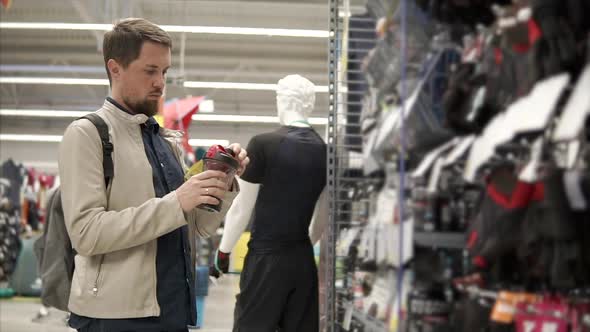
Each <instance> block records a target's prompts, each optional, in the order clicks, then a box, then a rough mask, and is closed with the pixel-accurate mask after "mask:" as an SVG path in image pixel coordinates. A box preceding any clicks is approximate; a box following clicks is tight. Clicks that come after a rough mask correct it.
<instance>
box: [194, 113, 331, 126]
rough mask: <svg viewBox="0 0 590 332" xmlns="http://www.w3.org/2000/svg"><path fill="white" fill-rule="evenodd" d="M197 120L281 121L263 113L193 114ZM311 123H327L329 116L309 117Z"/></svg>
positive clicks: (237, 121)
mask: <svg viewBox="0 0 590 332" xmlns="http://www.w3.org/2000/svg"><path fill="white" fill-rule="evenodd" d="M193 120H195V121H206V122H232V123H277V124H278V123H279V118H278V117H276V116H262V115H230V114H195V115H193ZM309 123H310V124H312V125H326V124H328V119H327V118H309Z"/></svg>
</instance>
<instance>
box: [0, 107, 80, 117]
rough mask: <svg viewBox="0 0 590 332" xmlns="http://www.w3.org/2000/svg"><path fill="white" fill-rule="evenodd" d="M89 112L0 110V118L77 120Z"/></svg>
mask: <svg viewBox="0 0 590 332" xmlns="http://www.w3.org/2000/svg"><path fill="white" fill-rule="evenodd" d="M88 113H90V112H84V111H63V110H18V109H0V116H16V117H39V118H79V117H83V116H84V115H86V114H88Z"/></svg>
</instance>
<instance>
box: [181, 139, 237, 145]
mask: <svg viewBox="0 0 590 332" xmlns="http://www.w3.org/2000/svg"><path fill="white" fill-rule="evenodd" d="M188 144H190V145H191V146H206V147H209V146H211V145H223V146H228V145H229V141H228V140H226V139H196V138H193V139H189V140H188Z"/></svg>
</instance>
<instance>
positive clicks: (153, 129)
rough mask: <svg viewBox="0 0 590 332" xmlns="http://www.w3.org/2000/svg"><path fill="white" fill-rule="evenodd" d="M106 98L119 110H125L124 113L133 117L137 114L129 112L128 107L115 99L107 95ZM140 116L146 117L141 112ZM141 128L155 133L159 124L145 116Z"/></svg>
mask: <svg viewBox="0 0 590 332" xmlns="http://www.w3.org/2000/svg"><path fill="white" fill-rule="evenodd" d="M106 99H107V101H108V102H109V103H111V104H112V105H113V106H115V107H116V108H118V109H119V110H121V111H123V112H125V113H126V114H129V115H131V116H133V117H136V116H137V114H133V113H131V111H129V109H127V108H126V107H125V106H123V105H121V104H120V103H118V102H117V101H116V100H115V99H113V98H111V97H107V98H106ZM141 116H143V117H146V116H145V115H143V114H141ZM146 118H147V117H146ZM142 128H145V129H148V130H149V131H150V132H153V133H154V134H157V133H158V132H159V131H160V125H159V124H158V122H157V121H156V120H155V119H154V118H153V117H149V118H147V120H146V121H145V122H144V123H142Z"/></svg>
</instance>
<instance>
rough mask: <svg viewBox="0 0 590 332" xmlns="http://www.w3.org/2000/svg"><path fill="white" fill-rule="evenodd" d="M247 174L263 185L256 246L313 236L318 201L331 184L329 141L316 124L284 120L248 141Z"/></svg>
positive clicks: (256, 215)
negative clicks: (291, 123)
mask: <svg viewBox="0 0 590 332" xmlns="http://www.w3.org/2000/svg"><path fill="white" fill-rule="evenodd" d="M247 150H248V155H249V157H250V165H248V167H247V168H246V171H245V173H244V174H243V175H242V179H243V180H245V181H247V182H250V183H258V184H260V185H261V187H260V191H259V193H258V198H257V200H256V206H255V208H254V220H253V224H252V240H251V241H250V243H249V247H250V248H251V249H272V248H277V247H283V246H288V245H289V244H290V243H295V242H301V241H306V240H308V239H309V235H308V228H309V224H310V222H311V218H312V215H313V211H314V208H315V204H316V201H317V199H318V197H319V195H320V194H321V192H322V190H323V189H324V186H325V185H326V144H325V143H324V141H323V140H322V139H321V137H320V136H319V135H318V134H317V133H316V132H315V131H314V130H313V129H312V128H302V127H290V126H283V127H281V128H280V129H278V130H276V131H274V132H270V133H265V134H261V135H257V136H255V137H253V138H252V139H251V140H250V143H249V144H248V148H247Z"/></svg>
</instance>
